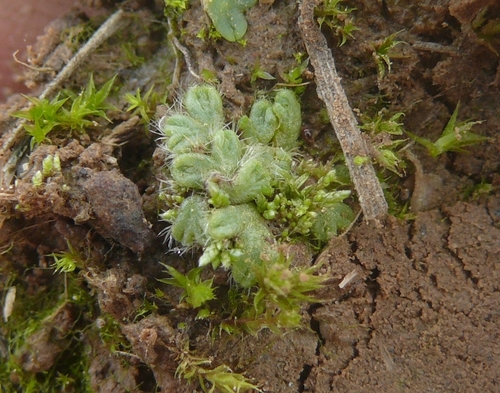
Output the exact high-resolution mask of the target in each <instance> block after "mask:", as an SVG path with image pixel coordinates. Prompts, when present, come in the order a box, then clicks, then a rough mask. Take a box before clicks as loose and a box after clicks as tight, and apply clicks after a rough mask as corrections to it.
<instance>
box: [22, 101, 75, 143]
mask: <svg viewBox="0 0 500 393" xmlns="http://www.w3.org/2000/svg"><path fill="white" fill-rule="evenodd" d="M26 98H27V99H28V100H29V101H30V102H31V103H32V104H33V105H32V106H31V107H30V108H29V109H24V110H21V111H18V112H15V113H14V114H13V116H14V117H20V118H23V119H27V120H29V121H31V122H33V124H30V123H26V124H24V125H23V127H24V128H25V130H26V132H27V133H28V135H30V136H31V148H33V146H34V145H35V144H37V145H38V144H40V143H42V142H45V141H47V140H48V138H47V135H48V134H49V133H50V132H51V131H52V130H53V129H54V128H55V127H57V126H59V125H60V124H61V114H60V112H61V107H62V106H63V105H64V103H65V102H66V101H67V100H68V97H66V98H61V99H59V96H57V97H55V98H54V99H52V101H49V100H48V99H46V98H44V99H42V100H39V99H38V98H35V97H26Z"/></svg>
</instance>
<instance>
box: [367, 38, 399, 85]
mask: <svg viewBox="0 0 500 393" xmlns="http://www.w3.org/2000/svg"><path fill="white" fill-rule="evenodd" d="M402 31H403V30H400V31H398V32H396V33H393V34H391V35H390V36H388V37H386V38H384V39H383V40H381V41H378V42H376V43H374V44H373V49H374V50H373V53H372V56H373V58H374V59H375V63H376V64H377V74H378V77H379V79H382V78H383V77H384V75H385V71H386V68H387V72H389V73H390V72H391V65H392V61H391V58H390V56H391V55H392V50H393V49H394V47H395V46H397V45H399V44H406V42H404V41H396V37H397V36H398V34H400V33H401V32H402Z"/></svg>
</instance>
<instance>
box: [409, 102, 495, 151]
mask: <svg viewBox="0 0 500 393" xmlns="http://www.w3.org/2000/svg"><path fill="white" fill-rule="evenodd" d="M459 106H460V103H458V104H457V106H456V107H455V110H454V111H453V114H452V115H451V117H450V120H449V121H448V124H446V127H445V128H444V130H443V133H442V134H441V137H440V138H439V139H438V140H437V141H436V142H431V141H430V140H428V139H427V138H422V137H419V136H417V135H414V134H412V133H410V132H407V134H408V135H409V136H410V138H412V139H413V140H415V141H416V142H417V143H419V144H421V145H422V146H424V147H425V148H426V149H427V151H428V152H429V154H430V155H431V156H432V157H437V156H439V155H441V154H443V153H445V152H448V151H452V152H462V151H463V148H464V147H466V146H471V145H475V144H476V143H481V142H484V141H487V140H488V139H489V138H487V137H484V136H481V135H477V134H474V133H473V132H471V131H470V130H471V128H472V127H473V126H474V125H476V124H481V123H482V121H465V122H460V123H457V116H458V108H459Z"/></svg>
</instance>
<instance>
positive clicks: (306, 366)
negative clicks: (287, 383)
mask: <svg viewBox="0 0 500 393" xmlns="http://www.w3.org/2000/svg"><path fill="white" fill-rule="evenodd" d="M312 369H313V366H311V365H310V364H304V368H303V369H302V372H301V373H300V377H299V390H298V392H299V393H301V392H304V391H305V387H304V384H305V382H306V380H307V378H308V377H309V375H310V374H311V371H312Z"/></svg>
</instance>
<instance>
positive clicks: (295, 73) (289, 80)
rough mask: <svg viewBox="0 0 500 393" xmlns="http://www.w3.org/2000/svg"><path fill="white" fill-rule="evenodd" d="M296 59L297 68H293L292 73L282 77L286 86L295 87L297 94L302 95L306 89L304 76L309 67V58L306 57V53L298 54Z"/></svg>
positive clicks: (289, 72) (286, 73)
mask: <svg viewBox="0 0 500 393" xmlns="http://www.w3.org/2000/svg"><path fill="white" fill-rule="evenodd" d="M294 57H295V60H296V61H297V66H296V67H294V68H292V69H291V70H290V71H288V72H285V73H284V74H283V75H282V76H283V79H284V80H285V82H286V86H291V87H295V92H296V93H297V94H301V93H303V92H304V91H305V89H306V88H305V86H304V84H303V83H302V82H303V78H302V74H303V73H304V71H305V70H306V69H307V67H308V66H309V57H306V56H305V54H304V53H297V54H295V55H294Z"/></svg>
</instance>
